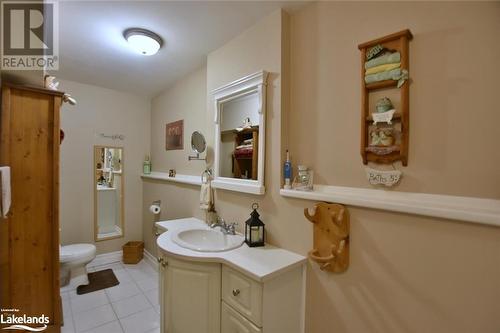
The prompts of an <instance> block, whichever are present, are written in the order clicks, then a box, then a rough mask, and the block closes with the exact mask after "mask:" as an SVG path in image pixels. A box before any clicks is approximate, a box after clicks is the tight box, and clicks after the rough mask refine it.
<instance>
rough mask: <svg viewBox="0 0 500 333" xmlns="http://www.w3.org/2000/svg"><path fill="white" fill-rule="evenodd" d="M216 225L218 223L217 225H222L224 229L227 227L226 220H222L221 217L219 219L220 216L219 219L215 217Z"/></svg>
mask: <svg viewBox="0 0 500 333" xmlns="http://www.w3.org/2000/svg"><path fill="white" fill-rule="evenodd" d="M217 223H218V224H220V225H222V226H224V227H225V226H226V225H227V224H226V220H224V219H223V218H222V217H220V216H219V217H217Z"/></svg>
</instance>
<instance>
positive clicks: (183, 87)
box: [151, 66, 207, 174]
mask: <svg viewBox="0 0 500 333" xmlns="http://www.w3.org/2000/svg"><path fill="white" fill-rule="evenodd" d="M206 77H207V72H206V67H205V66H204V67H202V68H200V69H198V70H196V71H194V72H192V73H191V74H189V75H187V76H186V77H184V78H183V79H182V80H180V81H178V82H177V83H176V84H175V85H174V86H173V87H171V88H170V89H169V90H167V91H165V92H164V93H162V94H160V95H159V96H157V97H155V98H154V99H153V100H152V102H151V156H152V157H153V160H152V163H153V170H155V171H163V172H167V171H168V170H169V169H175V170H176V171H177V172H178V173H181V174H201V171H203V170H204V168H203V167H204V162H203V161H188V156H189V155H193V152H192V150H191V134H192V133H193V132H194V131H199V132H201V133H203V134H205V133H206V131H207V123H206V118H205V112H206V111H205V110H206V103H205V98H206V96H207V85H206ZM177 120H184V149H183V150H169V151H167V150H166V149H165V125H166V124H167V123H170V122H174V121H177Z"/></svg>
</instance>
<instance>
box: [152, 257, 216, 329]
mask: <svg viewBox="0 0 500 333" xmlns="http://www.w3.org/2000/svg"><path fill="white" fill-rule="evenodd" d="M160 279H161V280H160V290H161V294H160V304H161V320H162V323H161V325H162V328H161V331H162V332H169V333H170V332H172V333H173V332H175V333H190V332H197V333H213V332H220V320H219V318H220V287H221V284H220V281H221V269H220V264H216V263H199V262H189V261H181V260H176V259H172V258H167V257H163V258H162V261H161V263H160Z"/></svg>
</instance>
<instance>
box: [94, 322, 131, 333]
mask: <svg viewBox="0 0 500 333" xmlns="http://www.w3.org/2000/svg"><path fill="white" fill-rule="evenodd" d="M85 333H123V330H122V326H121V325H120V322H119V321H118V320H115V321H112V322H110V323H107V324H104V325H102V326H99V327H96V328H93V329H91V330H90V331H85Z"/></svg>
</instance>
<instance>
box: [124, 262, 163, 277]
mask: <svg viewBox="0 0 500 333" xmlns="http://www.w3.org/2000/svg"><path fill="white" fill-rule="evenodd" d="M125 269H126V270H127V272H128V273H129V274H130V276H132V278H133V279H134V280H135V281H141V280H144V279H148V278H156V277H157V276H158V273H156V272H155V270H154V269H153V268H151V266H149V265H148V264H145V265H141V266H140V267H127V268H125Z"/></svg>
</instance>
